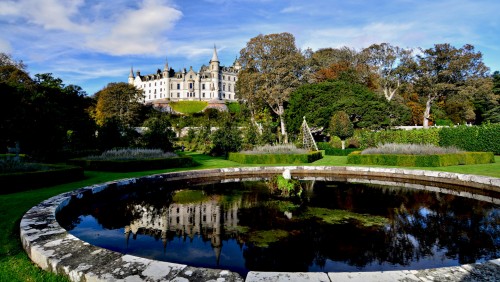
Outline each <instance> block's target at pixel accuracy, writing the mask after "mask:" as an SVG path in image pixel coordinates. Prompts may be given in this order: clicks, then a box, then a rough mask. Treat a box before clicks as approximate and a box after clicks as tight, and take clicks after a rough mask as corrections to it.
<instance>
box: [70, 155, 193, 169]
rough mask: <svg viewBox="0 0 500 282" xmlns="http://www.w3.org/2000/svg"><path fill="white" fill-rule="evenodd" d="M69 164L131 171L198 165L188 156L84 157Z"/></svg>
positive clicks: (72, 160)
mask: <svg viewBox="0 0 500 282" xmlns="http://www.w3.org/2000/svg"><path fill="white" fill-rule="evenodd" d="M68 163H69V164H73V165H77V166H80V167H83V168H85V169H86V170H96V171H117V172H132V171H144V170H153V169H168V168H178V167H184V168H185V167H193V166H196V165H198V164H197V163H196V162H194V161H193V159H192V158H191V157H189V156H180V157H179V156H177V157H163V158H137V159H125V160H123V159H111V160H109V159H105V160H91V159H85V158H79V159H71V160H68Z"/></svg>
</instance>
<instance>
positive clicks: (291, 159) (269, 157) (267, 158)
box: [228, 151, 323, 164]
mask: <svg viewBox="0 0 500 282" xmlns="http://www.w3.org/2000/svg"><path fill="white" fill-rule="evenodd" d="M321 158H323V156H322V154H321V152H319V151H317V152H311V153H307V154H243V153H229V157H228V160H230V161H233V162H237V163H242V164H299V163H312V162H314V161H317V160H319V159H321Z"/></svg>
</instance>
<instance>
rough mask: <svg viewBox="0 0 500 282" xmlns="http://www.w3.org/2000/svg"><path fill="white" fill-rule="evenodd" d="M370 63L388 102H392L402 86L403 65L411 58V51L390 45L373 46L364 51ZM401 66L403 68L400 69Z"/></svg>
mask: <svg viewBox="0 0 500 282" xmlns="http://www.w3.org/2000/svg"><path fill="white" fill-rule="evenodd" d="M362 52H364V53H366V56H367V57H368V63H369V64H370V65H371V66H372V67H373V68H374V69H375V70H376V72H377V74H378V77H379V82H380V83H379V85H380V88H381V90H382V93H383V94H384V97H385V98H386V99H387V101H391V100H392V98H393V97H394V95H395V94H396V92H397V91H398V89H399V88H400V86H401V80H402V78H401V77H402V75H403V74H402V73H401V72H402V71H403V64H402V62H404V61H405V60H407V59H408V58H409V56H411V52H412V51H411V50H406V49H402V48H400V47H397V46H392V45H391V44H389V43H382V44H373V45H371V46H370V47H368V48H366V49H364V50H363V51H362ZM400 66H401V67H400Z"/></svg>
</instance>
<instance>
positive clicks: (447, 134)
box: [439, 123, 500, 155]
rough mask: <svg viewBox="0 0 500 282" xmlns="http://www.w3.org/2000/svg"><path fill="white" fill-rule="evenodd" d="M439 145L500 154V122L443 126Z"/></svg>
mask: <svg viewBox="0 0 500 282" xmlns="http://www.w3.org/2000/svg"><path fill="white" fill-rule="evenodd" d="M439 145H440V146H455V147H457V148H460V149H462V150H466V151H482V152H493V153H494V154H495V155H500V123H496V124H483V125H480V126H465V125H463V126H457V127H445V128H442V129H441V130H440V131H439Z"/></svg>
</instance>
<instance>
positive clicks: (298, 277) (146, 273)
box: [20, 166, 500, 282]
mask: <svg viewBox="0 0 500 282" xmlns="http://www.w3.org/2000/svg"><path fill="white" fill-rule="evenodd" d="M285 169H289V170H290V171H291V172H292V175H307V176H308V177H313V178H314V177H323V178H325V177H327V178H328V177H336V178H338V177H341V178H345V179H347V180H349V179H353V181H355V180H358V179H365V181H380V179H384V180H387V179H389V180H391V179H392V180H393V181H394V180H397V179H415V180H428V181H434V182H440V183H445V184H450V185H462V186H468V187H473V188H475V189H479V190H491V191H495V192H500V178H492V177H484V176H477V175H465V174H455V173H448V172H435V171H423V170H405V169H394V168H369V167H324V166H321V167H314V166H287V167H252V168H230V169H211V170H199V171H189V172H176V173H165V174H158V175H153V176H148V177H143V178H139V179H125V180H119V181H113V182H108V183H104V184H99V185H94V186H89V187H85V188H81V189H78V190H75V191H73V192H68V193H63V194H60V195H58V196H55V197H52V198H50V199H48V200H46V201H44V202H42V203H40V204H39V205H37V206H35V207H33V208H31V209H30V210H29V211H28V212H27V213H26V214H25V215H24V217H23V218H22V220H21V224H20V229H21V230H20V231H21V232H20V233H21V240H22V244H23V246H24V249H25V250H26V252H27V253H28V255H29V257H30V258H31V259H32V260H33V261H34V262H35V263H36V264H37V265H39V266H40V267H41V268H43V269H44V270H46V271H52V272H56V273H59V274H62V275H65V276H67V277H69V279H71V280H72V281H86V282H90V281H177V282H181V281H218V282H220V281H247V282H257V281H326V282H330V281H332V282H334V281H352V282H354V281H362V282H366V281H407V282H408V281H500V258H499V259H495V260H491V261H488V262H485V263H482V264H467V265H461V266H456V267H445V268H435V269H425V270H404V271H384V272H343V273H338V272H335V273H326V272H316V273H288V272H285V273H279V272H255V271H252V272H249V273H248V275H247V277H246V279H243V278H242V277H241V276H240V275H239V274H237V273H233V272H230V271H228V270H216V269H206V268H195V267H191V266H188V265H182V264H175V263H170V262H162V261H155V260H150V259H145V258H141V257H136V256H131V255H124V254H121V253H117V252H113V251H110V250H107V249H103V248H100V247H96V246H93V245H90V244H89V243H86V242H84V241H81V240H79V239H78V238H76V237H75V236H73V235H71V234H69V233H68V232H67V231H66V230H65V229H63V228H62V227H61V226H60V225H59V224H58V223H57V221H56V213H57V212H58V210H60V209H61V208H62V207H64V206H65V205H67V204H68V203H69V201H70V199H71V198H72V197H77V198H81V197H86V196H89V195H91V194H95V193H98V192H100V191H102V190H104V189H106V188H108V187H117V188H119V187H120V186H125V185H127V184H130V183H136V182H137V181H165V180H166V179H167V180H170V179H172V180H174V179H191V178H200V177H201V178H204V177H206V178H220V179H222V178H223V177H225V178H231V179H241V178H245V177H251V176H254V177H255V176H259V177H262V176H265V175H274V174H277V173H282V172H283V171H284V170H285ZM377 179H379V180H377ZM424 189H425V187H424ZM434 189H436V188H434ZM437 189H438V190H439V189H440V188H437ZM448 193H449V191H448ZM454 193H455V194H457V195H461V196H465V197H476V196H475V194H472V193H470V192H467V191H454ZM479 199H482V200H488V201H491V202H494V203H496V204H499V203H500V199H498V198H491V197H487V196H479Z"/></svg>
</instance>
